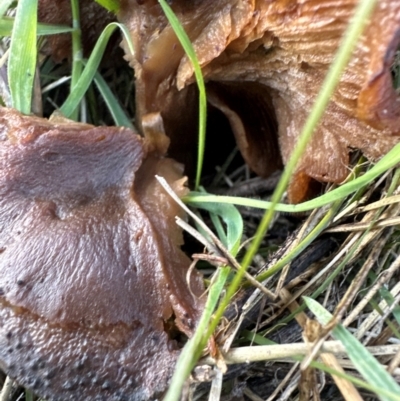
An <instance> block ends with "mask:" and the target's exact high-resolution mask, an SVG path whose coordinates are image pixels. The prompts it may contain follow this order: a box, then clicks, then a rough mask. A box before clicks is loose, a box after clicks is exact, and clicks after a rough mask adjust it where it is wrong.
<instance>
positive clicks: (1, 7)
mask: <svg viewBox="0 0 400 401" xmlns="http://www.w3.org/2000/svg"><path fill="white" fill-rule="evenodd" d="M13 1H14V0H1V2H0V17H2V16H3V15H4V14H5V13H6V12H7V10H8V9H9V8H10V6H11V3H12V2H13Z"/></svg>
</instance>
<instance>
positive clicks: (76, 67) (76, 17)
mask: <svg viewBox="0 0 400 401" xmlns="http://www.w3.org/2000/svg"><path fill="white" fill-rule="evenodd" d="M71 14H72V28H73V29H74V31H73V32H72V71H71V83H70V88H71V91H72V90H73V89H74V88H75V86H76V83H77V82H78V80H79V78H80V77H81V75H82V68H83V64H82V59H83V52H82V40H81V24H80V12H79V1H78V0H71ZM78 116H79V109H78V107H77V108H76V109H75V110H74V111H73V112H72V113H71V115H70V116H69V117H70V118H71V120H78Z"/></svg>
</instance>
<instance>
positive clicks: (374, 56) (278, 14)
mask: <svg viewBox="0 0 400 401" xmlns="http://www.w3.org/2000/svg"><path fill="white" fill-rule="evenodd" d="M356 4H358V1H357V0H346V1H344V0H334V1H324V0H317V1H315V0H302V1H299V0H289V1H288V0H276V1H267V0H254V1H248V0H217V1H215V0H201V1H200V0H199V1H196V0H194V1H186V0H174V1H173V2H171V7H172V8H173V10H174V12H175V13H176V14H177V16H178V18H179V20H180V21H181V22H182V24H183V26H184V28H185V29H186V32H187V33H188V35H189V37H190V39H191V41H192V43H193V46H194V49H195V51H196V53H197V56H198V58H199V62H200V64H201V66H202V68H203V75H204V77H205V80H206V82H208V91H209V94H210V103H211V105H212V106H214V107H216V108H218V109H219V110H220V111H221V112H222V113H223V114H225V115H226V117H227V119H228V120H229V122H230V124H231V128H232V131H233V132H234V134H235V137H236V140H237V142H238V146H239V148H240V150H241V152H242V154H243V156H244V158H245V160H246V162H247V163H248V164H249V165H250V167H251V168H253V170H254V171H256V172H257V173H258V174H260V175H268V174H270V173H271V171H272V170H274V169H275V168H276V167H277V166H279V155H278V152H275V151H274V150H275V149H276V147H277V146H278V145H277V144H278V143H279V147H280V153H281V156H282V159H283V162H284V163H286V162H287V160H288V159H289V157H290V155H291V153H292V151H293V149H294V147H295V144H296V140H297V138H298V137H299V134H300V132H301V130H302V127H303V125H304V123H305V120H306V118H307V116H308V114H309V112H310V110H311V108H312V106H313V104H314V101H315V98H316V96H317V94H318V92H319V90H320V87H321V84H322V82H323V79H324V77H325V76H326V74H327V71H328V68H329V66H330V64H331V62H332V60H333V57H334V55H335V52H336V50H337V49H338V47H339V45H340V42H341V38H342V36H343V33H344V30H345V28H346V26H347V24H348V23H349V20H350V18H351V16H352V15H353V13H354V9H355V6H356ZM119 18H120V20H121V21H122V22H124V23H126V24H127V26H128V27H129V29H130V32H131V36H132V40H133V42H134V45H135V55H134V56H133V57H130V58H129V61H130V63H131V65H132V66H133V67H134V68H135V75H136V77H137V81H136V99H137V110H138V116H137V121H138V122H139V124H140V121H141V119H142V118H143V117H144V116H145V115H146V114H147V113H149V112H156V111H159V112H161V114H162V117H163V119H164V122H165V127H166V133H167V135H168V136H169V137H171V152H172V154H174V155H176V156H177V157H178V159H179V158H181V159H182V160H184V158H185V153H187V152H186V151H185V150H182V144H183V143H182V141H181V139H180V138H181V136H182V132H185V138H184V143H188V142H189V140H188V136H189V135H188V134H187V133H188V132H193V141H196V123H197V120H196V118H188V117H187V116H191V115H193V114H194V113H195V111H194V110H196V109H197V105H196V102H193V101H192V100H191V99H192V97H193V93H192V92H193V87H194V85H195V84H194V83H193V82H194V75H193V68H192V66H191V63H190V62H189V60H188V58H187V57H186V56H185V54H184V52H183V50H182V48H181V46H180V45H179V41H178V39H177V38H176V36H175V35H174V33H173V31H172V28H171V26H170V25H169V24H168V23H167V21H166V18H165V17H164V16H163V13H162V11H161V8H160V7H159V6H158V4H157V1H155V0H144V1H140V2H138V1H136V0H121V9H120V13H119ZM399 25H400V2H399V1H398V0H381V1H379V2H377V6H376V9H375V10H374V12H373V15H372V17H371V20H370V22H369V24H368V26H367V28H366V30H365V32H364V33H363V36H362V38H361V41H360V42H359V43H358V45H357V48H356V50H355V52H354V54H353V57H352V59H351V61H350V63H349V65H348V67H347V69H346V70H345V72H344V74H343V75H342V77H341V81H340V83H339V85H338V88H337V90H336V92H335V93H334V95H333V97H332V101H331V103H330V104H329V106H328V108H327V110H326V113H325V115H324V117H323V118H322V120H321V122H320V124H319V126H318V128H317V129H316V131H315V133H314V137H313V139H312V141H311V142H310V144H309V146H308V148H307V150H306V152H305V154H304V156H303V158H302V160H301V161H300V164H299V166H298V170H297V173H296V174H295V176H294V177H293V180H292V184H291V187H290V188H289V198H290V200H291V201H293V202H297V201H301V200H302V199H303V198H304V196H306V193H307V186H308V185H309V183H310V181H311V180H313V179H316V180H319V181H326V182H337V183H339V182H341V181H342V180H343V179H344V178H345V177H346V175H347V174H348V163H349V156H348V154H349V151H350V150H351V149H354V148H357V149H360V150H362V151H363V152H364V154H365V155H366V156H367V157H369V158H371V159H377V158H379V157H381V156H382V155H383V154H385V153H386V152H387V151H388V150H389V149H390V148H391V147H393V145H394V144H396V143H397V142H398V141H399V138H400V112H399V110H400V107H399V106H400V97H399V95H398V93H397V92H396V91H395V90H394V88H393V87H392V82H391V81H392V78H391V72H390V68H391V65H392V63H393V58H394V54H395V51H396V50H397V49H398V47H399V44H400V34H399V32H400V30H399ZM257 85H258V89H255V87H256V86H257ZM262 96H264V99H260V98H261V97H262ZM240 103H242V106H241V107H240ZM177 104H178V105H179V107H177V106H176V105H177ZM250 104H252V105H253V107H251V106H249V105H250ZM261 108H264V110H265V112H264V113H260V112H259V110H260V109H261ZM182 115H184V117H183V118H182ZM257 127H258V129H257ZM275 127H277V129H275ZM262 132H263V135H262ZM175 144H177V145H175ZM187 146H188V147H190V146H192V145H191V144H190V143H188V145H187ZM297 181H298V182H297ZM299 182H301V184H299Z"/></svg>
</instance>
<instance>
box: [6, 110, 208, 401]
mask: <svg viewBox="0 0 400 401" xmlns="http://www.w3.org/2000/svg"><path fill="white" fill-rule="evenodd" d="M150 117H151V118H152V119H153V120H154V121H151V124H152V126H153V127H154V126H156V122H157V121H158V122H159V123H161V122H160V118H159V116H158V115H157V114H154V115H152V116H150ZM150 117H149V118H150ZM154 138H156V139H154ZM167 146H168V140H167V138H166V137H161V136H159V135H154V136H153V137H152V138H144V139H143V138H141V137H139V136H138V135H136V134H135V133H134V132H132V131H131V130H128V129H125V128H116V127H113V128H111V127H93V126H91V125H87V124H81V123H75V122H71V121H65V120H57V119H56V120H54V121H51V120H50V121H48V120H45V119H41V118H38V117H32V116H23V115H21V114H19V113H18V112H17V111H15V110H11V109H6V108H0V193H1V196H0V216H1V217H0V219H1V231H0V251H1V254H0V269H1V272H2V274H1V275H0V367H1V368H2V369H3V370H4V371H6V372H7V373H8V374H9V375H10V376H11V378H13V379H15V380H16V381H17V382H18V383H20V384H21V385H23V386H26V387H28V388H30V389H32V390H33V391H34V392H36V393H37V394H38V395H40V396H41V397H44V398H45V399H47V400H83V401H84V400H90V401H94V400H121V401H122V400H148V399H153V398H155V397H156V396H157V395H159V394H160V393H162V392H163V391H164V390H165V388H166V386H167V383H168V381H169V379H170V376H171V373H172V371H173V369H174V365H175V362H176V359H177V356H178V355H179V350H178V347H177V343H176V341H175V340H174V338H173V333H172V331H171V329H170V326H171V322H172V321H173V319H174V321H175V326H176V327H177V328H178V329H179V330H180V331H182V332H183V333H186V334H187V335H188V336H190V335H191V334H192V333H193V330H194V329H195V326H196V324H197V321H198V319H199V316H200V314H201V311H202V308H203V302H202V301H201V300H200V299H199V297H200V295H201V293H202V291H203V285H202V280H201V277H200V275H199V274H198V273H194V274H191V278H190V282H189V283H188V282H187V279H186V273H187V269H188V266H189V264H190V261H189V259H188V258H187V257H186V256H185V254H184V253H183V252H182V251H181V250H180V247H179V246H180V245H181V243H182V235H181V232H180V231H179V229H178V228H177V226H176V224H175V221H174V218H175V216H176V215H181V214H182V213H181V211H180V210H179V208H178V206H177V205H176V204H175V203H174V202H173V201H172V200H171V199H170V198H169V197H168V195H167V194H166V193H165V192H164V191H163V190H162V188H161V187H160V185H159V184H158V181H157V180H156V179H155V178H154V176H155V174H160V175H162V176H164V177H165V178H166V179H167V181H168V182H169V183H170V185H171V186H172V188H173V189H174V190H175V191H176V192H177V193H178V194H180V195H182V194H184V193H185V191H186V189H185V187H184V183H185V178H182V167H181V165H180V164H178V163H177V162H175V161H173V160H171V159H168V158H165V157H163V155H164V153H165V151H166V148H167Z"/></svg>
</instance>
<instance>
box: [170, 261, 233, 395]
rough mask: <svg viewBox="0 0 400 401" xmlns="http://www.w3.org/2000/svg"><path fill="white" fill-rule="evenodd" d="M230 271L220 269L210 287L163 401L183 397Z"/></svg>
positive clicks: (225, 268) (226, 268)
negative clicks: (195, 327)
mask: <svg viewBox="0 0 400 401" xmlns="http://www.w3.org/2000/svg"><path fill="white" fill-rule="evenodd" d="M229 272H230V269H229V268H228V267H224V268H222V269H219V272H218V276H217V279H216V280H215V282H214V283H213V284H212V285H211V286H210V290H209V295H208V298H207V302H206V305H205V308H204V312H203V314H202V316H201V318H200V322H199V325H198V327H197V329H196V332H195V334H194V335H193V337H192V338H191V339H190V340H189V341H188V342H187V343H186V345H185V346H184V348H183V350H182V353H181V355H180V356H179V359H178V362H177V364H176V368H175V372H174V375H173V376H172V380H171V385H170V387H169V389H168V392H167V394H166V396H165V398H164V400H163V401H178V400H180V397H181V392H182V387H183V384H184V383H185V380H186V379H187V378H188V377H189V375H190V372H191V371H192V369H193V367H194V365H195V363H196V361H197V357H198V356H199V354H200V353H201V352H202V343H203V341H202V340H203V335H204V333H205V331H206V329H207V326H208V324H209V321H210V319H211V316H212V313H213V312H214V309H215V307H216V305H217V302H218V300H219V297H220V294H221V292H222V290H223V288H224V285H225V282H226V280H227V278H228V275H229Z"/></svg>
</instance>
